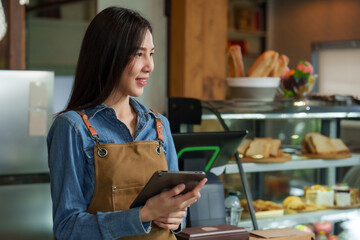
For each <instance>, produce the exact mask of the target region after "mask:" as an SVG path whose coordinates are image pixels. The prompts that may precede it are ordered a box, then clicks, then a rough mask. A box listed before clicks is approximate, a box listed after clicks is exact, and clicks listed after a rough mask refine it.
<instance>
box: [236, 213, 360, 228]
mask: <svg viewBox="0 0 360 240" xmlns="http://www.w3.org/2000/svg"><path fill="white" fill-rule="evenodd" d="M358 218H360V209H358V208H354V209H330V210H322V211H315V212H307V213H297V214H285V215H282V216H279V217H276V218H264V219H258V220H257V223H258V226H259V228H260V229H267V228H284V227H293V226H295V225H297V224H300V223H302V224H303V223H314V222H318V221H346V220H349V219H358ZM239 226H240V227H244V228H247V229H252V224H251V221H250V220H249V219H246V220H241V221H240V223H239Z"/></svg>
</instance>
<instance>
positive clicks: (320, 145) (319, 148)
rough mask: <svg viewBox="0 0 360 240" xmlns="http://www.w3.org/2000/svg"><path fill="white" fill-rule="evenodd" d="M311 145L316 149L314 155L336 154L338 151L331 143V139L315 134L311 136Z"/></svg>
mask: <svg viewBox="0 0 360 240" xmlns="http://www.w3.org/2000/svg"><path fill="white" fill-rule="evenodd" d="M310 143H311V145H312V146H313V147H314V148H315V152H314V153H320V154H324V153H335V152H336V149H335V147H334V146H333V144H332V143H331V140H330V138H328V137H326V136H323V135H321V134H314V135H312V136H310Z"/></svg>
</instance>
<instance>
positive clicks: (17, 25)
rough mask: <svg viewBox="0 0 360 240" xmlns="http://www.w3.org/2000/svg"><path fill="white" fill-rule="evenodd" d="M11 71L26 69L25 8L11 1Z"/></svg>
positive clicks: (9, 27)
mask: <svg viewBox="0 0 360 240" xmlns="http://www.w3.org/2000/svg"><path fill="white" fill-rule="evenodd" d="M8 34H9V69H16V70H24V69H25V7H24V6H22V5H20V4H19V1H14V0H9V23H8Z"/></svg>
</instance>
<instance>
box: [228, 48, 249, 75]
mask: <svg viewBox="0 0 360 240" xmlns="http://www.w3.org/2000/svg"><path fill="white" fill-rule="evenodd" d="M228 66H229V77H244V75H245V74H244V62H243V59H242V54H241V47H240V46H239V45H232V46H230V47H229V50H228Z"/></svg>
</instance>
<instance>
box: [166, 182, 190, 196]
mask: <svg viewBox="0 0 360 240" xmlns="http://www.w3.org/2000/svg"><path fill="white" fill-rule="evenodd" d="M184 189H185V184H179V185H177V186H175V187H173V188H172V189H170V190H169V191H166V192H163V193H161V194H163V195H164V196H165V197H167V198H171V197H174V196H177V195H179V194H180V193H181V192H182V191H184Z"/></svg>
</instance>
